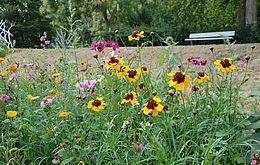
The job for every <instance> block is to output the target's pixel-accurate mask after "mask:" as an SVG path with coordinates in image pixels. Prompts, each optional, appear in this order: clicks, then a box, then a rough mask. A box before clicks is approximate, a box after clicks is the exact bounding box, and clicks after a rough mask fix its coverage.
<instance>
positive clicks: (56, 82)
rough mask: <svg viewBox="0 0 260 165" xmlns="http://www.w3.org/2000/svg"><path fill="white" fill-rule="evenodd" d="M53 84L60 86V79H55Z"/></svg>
mask: <svg viewBox="0 0 260 165" xmlns="http://www.w3.org/2000/svg"><path fill="white" fill-rule="evenodd" d="M54 82H55V84H60V83H61V82H62V79H60V78H57V79H55V81H54Z"/></svg>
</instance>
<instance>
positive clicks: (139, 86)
mask: <svg viewBox="0 0 260 165" xmlns="http://www.w3.org/2000/svg"><path fill="white" fill-rule="evenodd" d="M138 88H139V91H143V90H144V89H145V88H146V86H145V84H144V83H141V84H139V85H138Z"/></svg>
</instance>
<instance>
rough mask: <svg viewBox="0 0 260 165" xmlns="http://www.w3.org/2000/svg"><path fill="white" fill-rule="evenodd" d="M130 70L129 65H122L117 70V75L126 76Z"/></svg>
mask: <svg viewBox="0 0 260 165" xmlns="http://www.w3.org/2000/svg"><path fill="white" fill-rule="evenodd" d="M129 70H130V67H129V66H120V69H119V70H117V71H116V75H117V76H118V77H121V76H125V75H126V74H127V72H128V71H129Z"/></svg>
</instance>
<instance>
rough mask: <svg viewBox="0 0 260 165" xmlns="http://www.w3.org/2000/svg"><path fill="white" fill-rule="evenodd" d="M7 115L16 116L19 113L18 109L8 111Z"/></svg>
mask: <svg viewBox="0 0 260 165" xmlns="http://www.w3.org/2000/svg"><path fill="white" fill-rule="evenodd" d="M6 115H7V117H10V118H12V117H15V116H16V115H17V112H16V111H12V110H11V111H7V112H6Z"/></svg>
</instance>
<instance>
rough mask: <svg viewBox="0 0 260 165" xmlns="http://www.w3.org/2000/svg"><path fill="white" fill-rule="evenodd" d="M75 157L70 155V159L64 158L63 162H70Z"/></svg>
mask: <svg viewBox="0 0 260 165" xmlns="http://www.w3.org/2000/svg"><path fill="white" fill-rule="evenodd" d="M73 159H74V157H70V158H68V159H64V160H62V164H68V163H69V162H71V161H72V160H73Z"/></svg>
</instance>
